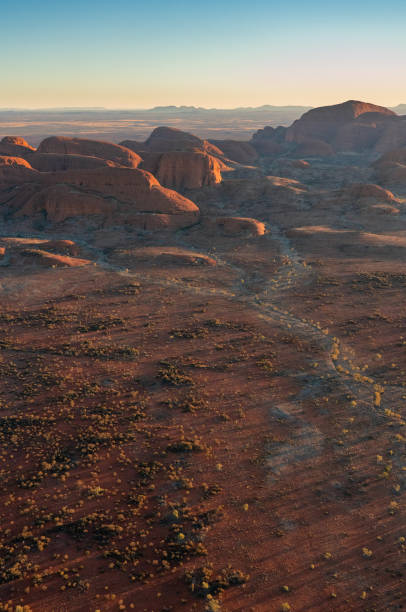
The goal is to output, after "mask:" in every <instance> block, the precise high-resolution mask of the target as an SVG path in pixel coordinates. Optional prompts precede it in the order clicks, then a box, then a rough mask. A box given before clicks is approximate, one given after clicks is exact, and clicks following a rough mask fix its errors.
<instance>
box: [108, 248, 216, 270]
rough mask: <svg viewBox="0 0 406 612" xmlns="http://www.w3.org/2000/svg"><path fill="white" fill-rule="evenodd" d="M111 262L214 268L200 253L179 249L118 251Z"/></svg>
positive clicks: (207, 258) (208, 259) (210, 260)
mask: <svg viewBox="0 0 406 612" xmlns="http://www.w3.org/2000/svg"><path fill="white" fill-rule="evenodd" d="M112 260H113V261H118V262H120V264H121V265H126V266H128V267H131V266H132V265H134V264H138V263H146V264H148V266H151V265H152V266H215V265H216V260H215V259H213V258H212V257H208V256H207V255H204V254H202V253H196V252H195V251H189V250H187V249H180V248H179V247H143V248H138V249H118V250H116V251H115V252H114V253H113V254H112Z"/></svg>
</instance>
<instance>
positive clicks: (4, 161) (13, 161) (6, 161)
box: [0, 155, 32, 170]
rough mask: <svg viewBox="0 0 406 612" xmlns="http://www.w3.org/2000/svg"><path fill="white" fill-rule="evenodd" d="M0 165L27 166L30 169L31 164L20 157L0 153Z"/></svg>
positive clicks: (11, 166)
mask: <svg viewBox="0 0 406 612" xmlns="http://www.w3.org/2000/svg"><path fill="white" fill-rule="evenodd" d="M0 166H3V167H5V166H7V167H10V168H29V169H31V170H32V166H31V164H29V163H28V162H27V160H25V159H23V158H22V157H9V156H7V155H0Z"/></svg>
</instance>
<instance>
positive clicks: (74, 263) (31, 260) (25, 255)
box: [9, 248, 91, 268]
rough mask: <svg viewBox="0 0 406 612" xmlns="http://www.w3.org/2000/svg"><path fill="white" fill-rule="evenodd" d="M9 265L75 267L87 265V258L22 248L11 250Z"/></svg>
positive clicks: (88, 262)
mask: <svg viewBox="0 0 406 612" xmlns="http://www.w3.org/2000/svg"><path fill="white" fill-rule="evenodd" d="M9 263H10V265H21V266H24V267H27V266H38V267H41V268H77V267H81V266H86V265H89V264H90V263H91V262H90V261H89V260H88V259H78V258H76V257H69V256H67V255H58V254H55V253H50V252H48V251H44V250H43V249H33V248H31V249H22V250H19V251H15V252H12V253H11V254H10V259H9Z"/></svg>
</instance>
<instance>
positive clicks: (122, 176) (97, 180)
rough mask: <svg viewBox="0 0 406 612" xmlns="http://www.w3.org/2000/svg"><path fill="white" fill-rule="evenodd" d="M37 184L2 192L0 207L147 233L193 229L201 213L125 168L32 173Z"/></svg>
mask: <svg viewBox="0 0 406 612" xmlns="http://www.w3.org/2000/svg"><path fill="white" fill-rule="evenodd" d="M35 176H36V178H37V182H36V183H33V182H31V183H29V184H26V185H22V186H21V187H20V188H19V189H17V190H15V191H14V192H13V193H12V194H10V193H7V194H4V198H2V197H1V194H0V204H1V203H2V202H3V203H4V204H6V206H7V212H8V214H11V215H14V216H15V217H28V218H30V217H36V216H38V215H45V216H46V220H47V222H48V223H52V224H58V223H61V222H63V221H65V220H67V219H69V218H74V217H83V218H85V217H87V218H88V221H92V222H93V223H96V225H98V226H107V225H109V226H110V225H134V226H136V227H142V228H145V229H156V228H178V227H185V226H188V225H193V223H196V222H197V221H198V218H199V209H198V208H197V206H196V205H195V204H194V203H193V202H192V201H191V200H188V199H186V198H184V197H183V196H181V195H180V194H178V193H176V192H175V191H172V190H170V189H165V188H164V187H162V185H160V184H159V182H158V181H157V180H156V178H155V177H153V176H152V175H151V174H150V173H148V172H145V171H143V170H132V169H129V168H115V167H106V168H98V169H94V170H67V171H64V172H54V173H46V174H41V173H35Z"/></svg>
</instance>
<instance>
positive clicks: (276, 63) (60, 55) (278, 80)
mask: <svg viewBox="0 0 406 612" xmlns="http://www.w3.org/2000/svg"><path fill="white" fill-rule="evenodd" d="M0 15H1V18H0V37H1V47H2V56H1V59H0V87H1V89H0V92H1V93H0V107H2V108H4V107H23V108H48V107H60V106H63V107H68V106H80V107H82V106H104V107H107V108H149V107H152V106H157V105H170V104H174V105H194V106H204V107H216V108H231V107H237V106H260V105H262V104H274V105H309V106H320V105H324V104H334V103H337V102H342V101H344V100H347V99H357V100H365V101H369V102H374V103H376V104H382V105H384V106H395V105H397V104H399V103H406V78H405V76H406V68H405V67H406V36H405V23H406V2H405V0H387V1H386V2H382V0H379V1H378V0H369V1H366V0H358V2H355V1H354V0H352V1H349V0H340V1H337V0H334V1H331V0H324V1H319V0H308V1H307V2H306V0H284V1H281V0H279V1H278V2H276V1H274V0H233V1H229V0H217V1H214V0H206V1H200V2H196V1H194V0H188V1H186V0H144V1H140V0H109V1H107V0H65V1H63V2H62V1H60V0H18V2H12V1H11V0H0Z"/></svg>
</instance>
